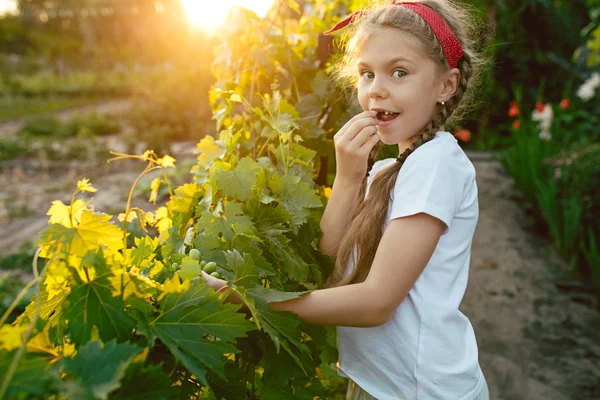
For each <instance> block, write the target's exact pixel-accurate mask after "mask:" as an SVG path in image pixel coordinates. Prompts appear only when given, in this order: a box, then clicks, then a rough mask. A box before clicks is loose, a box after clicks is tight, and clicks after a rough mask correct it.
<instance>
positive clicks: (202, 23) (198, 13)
mask: <svg viewBox="0 0 600 400" xmlns="http://www.w3.org/2000/svg"><path fill="white" fill-rule="evenodd" d="M273 1H274V0H212V1H211V0H201V1H198V0H181V3H182V4H183V7H184V8H185V12H186V14H187V16H188V19H189V20H190V22H191V23H192V24H194V25H196V26H198V27H199V28H202V29H205V30H207V31H211V30H213V29H215V28H216V27H218V26H219V25H221V24H223V22H224V21H225V18H226V17H227V13H228V12H229V10H231V9H232V8H233V7H235V6H239V7H244V8H247V9H248V10H252V11H254V12H255V13H256V14H258V15H259V16H261V17H263V16H265V15H266V14H267V11H269V8H271V6H272V5H273Z"/></svg>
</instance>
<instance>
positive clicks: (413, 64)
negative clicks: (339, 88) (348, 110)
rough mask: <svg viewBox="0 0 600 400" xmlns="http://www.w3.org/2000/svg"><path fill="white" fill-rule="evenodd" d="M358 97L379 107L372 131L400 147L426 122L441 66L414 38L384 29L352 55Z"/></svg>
mask: <svg viewBox="0 0 600 400" xmlns="http://www.w3.org/2000/svg"><path fill="white" fill-rule="evenodd" d="M358 74H359V77H358V101H359V103H360V105H361V107H362V108H363V109H364V110H365V111H366V110H375V111H379V113H378V114H377V119H378V120H379V125H378V126H377V131H378V134H379V137H380V139H381V141H382V142H383V143H385V144H396V143H397V144H398V146H399V148H400V151H403V150H404V149H405V148H406V147H408V146H409V145H410V144H411V143H412V142H413V141H414V138H415V136H417V135H419V134H421V133H422V132H423V131H424V129H425V128H426V126H427V125H428V124H429V123H430V122H431V120H432V118H433V113H434V110H435V106H436V103H437V102H438V101H441V100H447V98H444V96H443V94H444V86H445V85H444V84H443V79H440V77H439V76H438V75H442V74H441V68H440V67H438V66H437V65H436V63H435V62H434V61H433V60H432V59H431V58H430V57H428V56H427V54H426V52H425V50H424V49H423V45H422V44H421V43H420V42H419V41H418V39H416V38H415V37H413V36H411V35H409V34H407V33H404V32H400V31H398V30H397V29H393V28H385V29H383V30H382V31H381V32H379V33H376V34H374V35H373V36H371V37H370V38H368V39H367V40H366V41H365V42H364V43H363V44H362V46H361V48H360V53H359V57H358Z"/></svg>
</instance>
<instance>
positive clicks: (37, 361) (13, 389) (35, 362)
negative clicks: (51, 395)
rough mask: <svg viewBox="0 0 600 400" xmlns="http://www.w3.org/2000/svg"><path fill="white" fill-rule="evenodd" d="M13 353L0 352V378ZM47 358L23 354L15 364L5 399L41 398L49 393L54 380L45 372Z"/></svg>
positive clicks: (4, 372)
mask: <svg viewBox="0 0 600 400" xmlns="http://www.w3.org/2000/svg"><path fill="white" fill-rule="evenodd" d="M15 352H16V350H15V351H12V352H7V351H2V350H0V377H2V378H4V377H5V376H6V373H7V372H8V368H9V366H10V363H11V362H12V359H13V357H14V355H15ZM49 362H50V359H49V358H43V357H38V356H34V355H31V354H28V353H25V354H23V356H22V357H21V360H20V361H19V363H18V364H17V369H16V370H15V373H14V374H13V376H12V378H11V380H10V382H9V384H8V388H7V391H6V398H7V399H13V398H27V397H23V395H24V394H32V395H36V396H40V397H41V396H43V395H44V394H46V393H48V392H49V387H48V386H49V384H50V383H51V381H52V380H53V379H54V376H53V375H52V373H50V372H48V371H47V368H48V367H49Z"/></svg>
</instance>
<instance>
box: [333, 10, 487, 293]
mask: <svg viewBox="0 0 600 400" xmlns="http://www.w3.org/2000/svg"><path fill="white" fill-rule="evenodd" d="M419 3H421V4H423V5H425V6H428V7H430V8H432V9H433V10H434V11H435V12H437V13H438V14H439V15H440V16H441V17H442V18H443V19H444V21H446V23H447V24H448V26H449V27H450V29H452V31H453V32H454V34H455V35H456V37H457V39H458V41H459V42H460V44H461V47H462V50H463V53H464V56H463V58H461V59H460V60H459V61H458V65H457V68H458V69H459V71H460V77H459V84H458V88H457V90H456V93H455V94H454V96H453V97H452V98H450V99H449V100H447V101H445V104H444V105H441V104H437V106H436V109H435V113H434V116H433V118H432V120H431V121H430V122H429V124H428V125H427V126H426V128H425V130H424V132H423V134H421V135H419V136H417V137H416V138H415V142H414V144H413V146H412V149H407V150H406V151H405V152H403V153H402V154H401V155H400V156H399V157H398V161H397V162H394V163H393V164H392V166H390V167H389V168H386V169H384V170H382V171H381V172H380V173H378V174H377V176H376V177H375V178H374V180H373V182H372V183H371V186H370V189H369V196H368V198H367V199H366V200H364V196H365V193H366V187H367V176H368V174H369V173H368V172H367V176H365V178H364V179H363V182H362V186H361V190H360V193H359V195H358V204H357V206H356V209H355V210H354V212H353V214H352V216H351V222H350V226H349V228H348V229H347V230H346V234H345V235H344V237H343V238H342V240H341V242H340V245H339V248H338V250H337V253H336V265H335V269H334V271H333V274H332V275H331V276H330V278H329V281H328V283H327V286H330V287H331V286H342V285H347V284H351V283H358V282H363V281H364V280H365V279H366V278H367V275H368V274H369V271H370V269H371V264H372V263H373V259H374V258H375V253H376V251H377V247H378V245H379V242H380V241H381V237H382V236H383V227H384V223H385V218H386V216H387V211H388V206H389V202H390V195H391V192H392V190H393V188H394V185H395V183H396V178H397V177H398V172H399V171H400V168H401V167H402V165H403V164H404V161H405V160H406V158H407V157H408V156H409V155H410V154H411V153H412V152H413V151H414V150H416V149H417V148H418V147H419V146H422V145H423V144H424V143H427V142H428V141H430V140H432V139H433V138H434V137H435V134H436V132H437V131H438V129H439V128H440V127H441V126H444V125H448V124H452V123H453V122H454V121H456V120H458V119H459V118H460V117H462V116H463V115H464V114H465V113H466V112H467V111H468V110H469V109H470V108H471V105H472V104H473V92H474V90H473V89H474V86H475V85H474V83H475V82H477V80H478V79H477V78H478V76H479V74H480V70H481V67H482V66H483V65H484V64H485V60H484V57H483V56H482V55H480V54H479V53H478V52H476V50H475V48H476V41H477V40H478V38H479V34H480V31H479V30H478V28H477V25H476V23H475V21H474V19H473V18H472V16H471V14H470V11H469V10H467V9H466V8H465V7H464V6H462V5H458V4H457V3H455V2H454V1H452V0H423V1H419ZM388 4H389V3H388ZM386 28H393V29H398V30H399V31H401V32H406V33H408V34H410V35H413V36H414V37H416V38H417V39H419V40H420V42H421V43H422V44H423V47H424V48H425V49H426V51H428V52H429V56H430V57H431V59H432V60H434V61H435V62H436V63H437V64H438V65H439V66H440V67H441V68H442V69H444V70H446V71H448V70H449V66H448V62H447V60H446V57H445V56H444V52H443V50H442V47H441V45H440V43H439V42H438V40H437V38H436V36H435V34H434V32H433V30H432V29H431V28H430V27H429V25H428V24H427V23H426V22H425V21H424V20H423V19H422V18H421V17H420V16H419V15H418V14H417V13H415V12H414V11H412V10H410V9H407V8H404V7H401V6H397V5H384V6H379V7H374V8H373V9H371V10H370V11H369V12H368V13H367V15H366V16H364V17H363V18H362V19H361V20H360V22H359V23H357V24H356V26H355V27H354V31H353V32H352V35H351V39H350V40H349V42H348V45H347V50H346V54H345V55H344V57H343V58H342V59H341V60H340V62H338V64H337V65H336V75H337V78H338V79H340V80H350V82H351V83H352V84H353V86H354V87H356V80H357V72H356V71H357V69H356V68H357V67H356V65H357V59H358V56H359V51H360V47H361V45H362V44H363V43H364V42H365V40H366V39H367V38H369V37H370V36H371V35H373V34H375V33H378V32H380V31H382V30H383V29H386ZM380 147H381V146H380V143H378V144H377V145H375V147H374V148H373V150H372V151H371V154H370V155H369V161H368V171H369V172H370V170H371V168H372V167H373V164H374V162H375V158H376V157H377V153H378V152H379V149H380ZM356 257H358V260H357V259H356ZM351 259H352V260H353V261H354V262H355V268H354V271H352V272H351V273H350V274H348V273H347V271H346V268H347V266H348V262H349V261H350V260H351Z"/></svg>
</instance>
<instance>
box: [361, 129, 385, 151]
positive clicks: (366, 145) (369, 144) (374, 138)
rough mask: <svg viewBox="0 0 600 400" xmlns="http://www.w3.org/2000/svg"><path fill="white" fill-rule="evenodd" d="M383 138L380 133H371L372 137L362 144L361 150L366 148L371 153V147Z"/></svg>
mask: <svg viewBox="0 0 600 400" xmlns="http://www.w3.org/2000/svg"><path fill="white" fill-rule="evenodd" d="M380 140H381V138H380V137H379V135H378V134H377V133H375V134H374V135H371V137H369V138H368V139H367V140H366V142H364V143H363V145H362V146H360V150H363V149H364V150H366V151H367V153H369V152H370V151H371V149H372V148H373V147H374V146H375V145H376V144H377V142H379V141H380Z"/></svg>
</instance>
